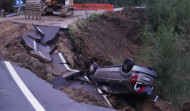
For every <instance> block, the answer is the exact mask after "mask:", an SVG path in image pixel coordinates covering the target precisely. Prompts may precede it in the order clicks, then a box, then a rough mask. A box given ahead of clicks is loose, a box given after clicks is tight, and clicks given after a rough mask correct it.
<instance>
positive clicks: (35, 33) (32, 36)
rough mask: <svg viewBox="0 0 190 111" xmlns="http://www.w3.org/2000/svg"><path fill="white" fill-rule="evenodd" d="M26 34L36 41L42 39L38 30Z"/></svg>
mask: <svg viewBox="0 0 190 111" xmlns="http://www.w3.org/2000/svg"><path fill="white" fill-rule="evenodd" d="M26 34H27V35H28V36H30V37H31V38H33V39H35V40H40V39H41V38H42V37H41V35H40V34H39V33H38V32H37V31H36V30H27V31H26Z"/></svg>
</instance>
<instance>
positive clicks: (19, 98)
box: [0, 61, 112, 111]
mask: <svg viewBox="0 0 190 111" xmlns="http://www.w3.org/2000/svg"><path fill="white" fill-rule="evenodd" d="M0 76H1V78H0V110H2V111H35V110H36V111H63V110H64V111H72V110H73V111H75V110H77V111H110V110H112V109H107V108H103V107H96V106H92V105H86V104H81V103H77V102H75V101H73V100H71V99H70V98H69V97H67V95H66V94H65V93H63V92H61V91H59V90H56V89H53V88H52V85H51V84H49V83H47V82H46V81H44V80H42V79H40V78H38V77H37V76H36V75H35V74H33V73H32V72H31V71H29V70H27V69H24V68H20V67H17V66H13V65H12V64H11V63H10V62H7V61H1V62H0Z"/></svg>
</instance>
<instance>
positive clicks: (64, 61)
mask: <svg viewBox="0 0 190 111" xmlns="http://www.w3.org/2000/svg"><path fill="white" fill-rule="evenodd" d="M58 55H59V57H60V58H61V60H62V62H63V64H64V66H65V67H66V69H67V70H69V71H73V72H79V71H78V70H73V69H71V68H70V67H69V66H68V65H67V64H66V63H67V62H66V60H65V58H64V57H63V55H62V54H61V53H60V52H59V53H58Z"/></svg>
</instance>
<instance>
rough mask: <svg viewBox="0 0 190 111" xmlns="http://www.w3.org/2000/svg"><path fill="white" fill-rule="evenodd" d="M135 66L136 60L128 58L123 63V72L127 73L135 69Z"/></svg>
mask: <svg viewBox="0 0 190 111" xmlns="http://www.w3.org/2000/svg"><path fill="white" fill-rule="evenodd" d="M134 65H135V62H134V60H133V59H132V58H128V59H126V60H125V61H124V62H123V65H122V71H123V72H125V73H127V72H129V71H130V70H131V69H132V68H133V66H134Z"/></svg>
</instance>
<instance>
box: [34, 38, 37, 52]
mask: <svg viewBox="0 0 190 111" xmlns="http://www.w3.org/2000/svg"><path fill="white" fill-rule="evenodd" d="M34 50H35V51H36V50H37V47H36V41H35V40H34Z"/></svg>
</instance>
